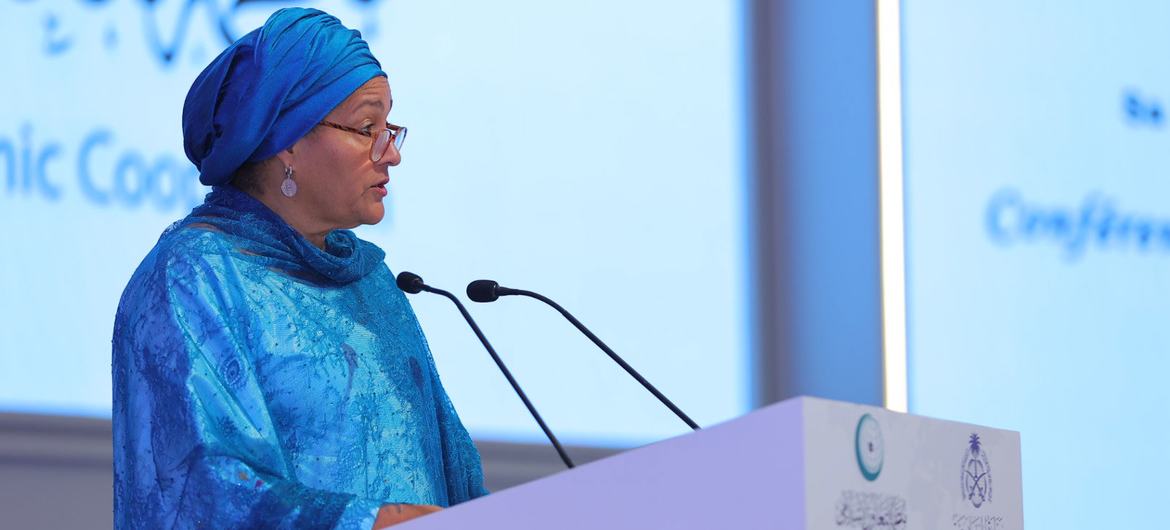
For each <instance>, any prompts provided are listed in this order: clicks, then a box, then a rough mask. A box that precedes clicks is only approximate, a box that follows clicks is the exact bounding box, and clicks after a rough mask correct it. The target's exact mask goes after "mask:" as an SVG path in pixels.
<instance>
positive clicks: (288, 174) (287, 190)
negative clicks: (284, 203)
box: [280, 166, 297, 199]
mask: <svg viewBox="0 0 1170 530" xmlns="http://www.w3.org/2000/svg"><path fill="white" fill-rule="evenodd" d="M292 178H293V168H292V166H284V181H283V182H281V183H280V192H281V193H283V194H284V196H285V197H288V198H290V199H291V198H292V196H293V195H296V194H297V183H296V181H294V180H293V179H292Z"/></svg>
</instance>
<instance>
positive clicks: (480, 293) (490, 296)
mask: <svg viewBox="0 0 1170 530" xmlns="http://www.w3.org/2000/svg"><path fill="white" fill-rule="evenodd" d="M507 295H519V296H527V297H529V298H535V299H537V300H540V301H541V302H544V303H546V304H548V305H550V306H552V308H553V309H556V310H557V311H558V312H560V314H561V315H563V316H564V317H565V318H566V319H568V321H569V322H572V323H573V325H574V326H576V327H577V329H578V330H580V331H581V333H584V334H585V336H586V337H589V340H591V341H593V343H594V344H596V345H597V347H598V348H601V350H602V351H604V352H605V354H606V355H609V358H610V359H613V361H614V362H616V363H617V364H618V366H621V367H622V368H623V369H625V371H626V373H628V374H630V376H631V377H633V378H634V379H636V380H637V381H638V382H639V383H641V384H642V386H643V387H645V388H646V390H648V391H650V393H651V394H654V397H656V398H658V401H661V402H662V404H663V405H666V408H668V409H670V411H671V412H673V413H674V414H675V416H678V417H679V419H681V420H682V421H683V422H685V423H686V424H687V425H688V426H690V428H691V429H694V430H696V431H697V430H699V424H697V423H695V421H694V420H692V419H691V418H690V416H687V415H686V413H684V412H683V411H682V409H680V408H678V407H677V406H676V405H675V404H674V403H673V402H671V401H670V400H669V399H667V397H666V396H665V395H663V394H662V392H659V391H658V389H657V388H654V385H652V384H650V382H649V381H647V380H646V378H645V377H642V374H639V373H638V371H637V370H634V367H632V366H630V365H629V364H628V363H626V361H625V360H623V359H622V358H621V357H620V356H619V355H618V354H617V353H614V351H613V350H612V349H610V347H609V346H607V345H606V344H605V343H604V342H602V341H601V339H599V338H597V335H594V334H593V332H592V331H589V328H586V327H585V325H584V324H582V323H581V321H579V320H577V319H576V317H574V316H573V315H571V314H570V313H569V312H568V311H566V310H565V308H563V307H561V306H560V304H558V303H556V302H554V301H552V300H550V299H549V298H548V297H546V296H544V295H542V294H540V293H534V292H532V291H525V290H523V289H511V288H508V287H503V286H501V285H500V284H498V283H496V282H495V281H492V280H475V281H473V282H471V283H469V284H467V297H468V298H471V299H472V300H473V301H475V302H481V303H487V302H495V301H496V300H498V299H499V298H500V297H501V296H507Z"/></svg>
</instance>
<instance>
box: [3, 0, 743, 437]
mask: <svg viewBox="0 0 1170 530" xmlns="http://www.w3.org/2000/svg"><path fill="white" fill-rule="evenodd" d="M184 4H188V3H185V2H160V3H155V4H153V5H148V4H146V3H143V2H128V1H121V2H119V1H106V2H88V3H81V2H69V3H57V2H38V1H28V2H12V1H5V2H2V5H3V11H4V16H3V17H0V48H2V49H4V50H6V52H5V53H3V54H0V72H2V73H3V74H2V76H0V79H2V81H0V83H2V85H3V87H2V93H3V102H2V103H0V222H2V223H3V224H4V226H5V227H6V230H4V231H3V232H0V247H2V248H3V249H4V258H3V259H0V293H3V301H2V302H0V322H4V325H3V326H2V327H0V409H2V410H8V411H24V412H44V413H66V414H82V415H91V416H98V417H102V416H108V414H109V406H110V379H109V351H110V334H111V328H112V323H113V315H114V308H115V306H116V304H117V299H118V296H119V294H120V293H121V290H122V288H123V286H124V285H125V282H126V280H127V279H128V278H129V276H130V273H131V271H132V270H133V268H134V267H135V266H136V265H137V263H138V261H139V260H140V259H141V257H142V256H144V255H145V254H146V252H147V251H148V250H149V248H150V247H151V245H153V243H154V241H155V240H156V239H157V237H158V234H159V233H160V232H161V231H162V229H163V228H165V227H166V226H167V225H168V224H169V223H170V222H172V221H174V220H176V219H178V218H179V217H181V216H182V215H184V214H185V213H186V211H187V210H188V209H189V207H190V206H191V205H192V204H194V203H195V202H197V201H199V200H200V197H201V196H202V193H204V191H205V189H203V188H200V187H198V186H197V183H196V175H195V172H194V168H193V167H191V166H190V164H189V163H188V162H187V161H186V159H185V158H184V157H183V154H182V148H181V133H180V128H179V118H180V109H181V105H182V101H183V97H184V96H185V94H186V91H187V88H188V87H189V85H190V82H191V80H192V79H194V77H195V75H196V74H198V72H199V70H200V69H201V68H202V67H203V65H205V64H206V63H207V62H208V61H210V59H211V58H212V57H213V56H214V54H215V53H217V52H218V51H219V50H220V49H222V48H223V47H224V46H225V45H226V42H225V40H224V38H223V37H222V36H221V31H223V30H227V31H229V32H232V33H234V34H235V35H239V34H242V33H243V32H244V31H247V30H248V29H250V28H252V27H255V26H257V25H259V24H260V23H262V22H263V20H264V19H265V18H266V16H267V14H268V13H270V12H271V11H272V10H275V9H277V8H278V7H281V6H282V5H284V4H283V3H282V2H260V3H253V4H241V5H238V6H234V7H233V6H231V5H230V3H229V2H213V1H206V2H194V3H191V4H189V7H185V6H184ZM300 5H306V6H310V7H313V6H315V7H322V8H324V9H327V10H329V11H330V12H332V13H334V14H336V15H338V16H339V18H341V19H342V20H343V22H345V23H346V24H347V25H350V26H351V27H356V28H358V29H361V30H362V31H363V32H364V33H365V34H366V36H367V38H368V39H369V40H370V42H371V47H372V48H373V50H374V53H375V54H376V55H377V56H378V57H379V58H380V59H381V60H382V62H383V66H384V68H385V70H386V71H387V72H389V73H390V76H391V77H390V81H391V86H392V89H393V91H394V99H395V108H394V111H393V113H392V114H391V116H390V119H391V120H392V121H394V122H395V123H401V124H403V125H406V126H408V127H410V131H411V132H410V138H409V141H408V143H407V144H406V146H405V149H404V151H403V156H404V161H403V164H402V165H401V166H400V167H398V168H395V169H394V170H392V171H391V183H390V190H391V196H390V198H389V199H388V200H389V202H388V205H389V208H388V215H387V218H386V220H385V221H384V222H383V223H382V224H381V225H378V226H375V227H364V228H361V229H359V234H360V235H362V236H363V237H365V238H367V239H370V240H372V241H375V242H377V243H378V244H379V245H381V246H382V247H383V248H385V249H386V250H387V253H388V259H387V261H388V263H389V264H390V266H391V268H392V269H393V270H395V271H399V270H412V271H415V272H418V273H420V274H421V275H422V276H423V277H424V278H426V279H427V280H428V282H430V283H432V284H434V285H435V286H438V287H443V288H447V289H449V290H453V291H456V292H460V293H461V291H462V286H463V285H465V284H466V282H468V281H470V280H473V279H476V278H480V277H490V278H494V279H497V280H499V281H500V282H501V283H503V284H505V285H510V286H514V287H523V288H528V289H533V290H537V291H541V292H544V293H545V294H547V295H549V296H551V297H553V298H555V299H557V300H558V301H560V302H561V303H562V304H563V305H564V306H566V307H567V308H569V309H570V310H571V311H573V312H575V313H576V314H577V316H578V317H579V318H581V319H582V320H583V321H585V322H586V323H587V324H588V325H590V326H591V327H592V328H593V330H594V331H595V332H596V333H597V334H598V335H599V336H601V337H603V338H604V339H605V340H606V341H607V342H609V344H610V345H611V346H612V347H613V348H614V349H615V350H617V351H618V352H620V353H622V354H623V355H624V356H625V357H626V359H627V360H628V361H629V362H630V363H631V364H632V365H634V366H635V367H637V368H639V369H640V370H642V371H643V372H644V374H645V375H646V376H647V378H648V379H650V380H651V381H653V382H655V383H656V384H657V385H658V386H659V387H660V388H661V390H662V391H663V392H665V393H666V394H667V395H670V396H672V397H674V398H675V400H676V402H677V403H678V404H679V405H680V406H681V407H682V408H683V409H684V410H687V411H688V413H690V414H691V415H692V416H693V417H694V418H695V419H696V420H697V421H699V422H700V423H703V424H710V423H713V422H716V421H720V420H723V419H728V418H731V417H734V416H737V415H739V414H741V413H743V412H745V411H746V410H747V409H748V406H749V396H750V392H751V388H750V379H749V377H748V363H749V356H748V345H747V343H746V342H747V339H746V337H747V336H748V333H747V324H746V322H747V321H748V319H747V307H746V306H747V302H746V300H747V298H746V294H745V293H746V285H745V282H746V275H747V273H746V269H747V263H746V255H747V248H746V240H747V239H746V238H747V235H746V229H745V216H746V213H745V208H744V203H745V197H744V193H745V192H744V188H745V163H744V160H743V144H744V138H743V136H744V131H743V123H742V121H743V116H742V115H743V109H742V106H743V101H742V100H743V97H742V92H743V88H742V78H743V74H742V71H741V69H742V54H743V50H742V49H741V47H742V44H741V29H740V26H741V23H742V21H741V13H740V5H739V3H738V2H694V3H691V4H689V5H688V6H687V7H686V8H685V9H682V8H680V6H679V5H678V4H677V3H676V2H665V1H651V2H638V3H636V4H631V3H626V2H617V1H599V2H589V3H586V4H565V5H562V4H557V3H552V4H550V3H547V2H536V1H505V2H490V3H486V2H454V1H442V0H440V1H427V2H397V1H382V2H371V3H366V2H356V1H354V2H309V3H300ZM487 21H490V23H488V22H487ZM168 51H169V52H172V53H173V55H171V56H169V59H168V56H167V55H166V53H165V52H168ZM118 190H121V191H118ZM697 278H702V279H703V282H704V283H705V284H706V285H708V286H709V288H705V289H691V288H687V289H680V288H679V286H682V285H692V284H693V283H694V282H695V281H696V279H697ZM619 288H621V290H619ZM413 301H414V304H415V308H416V310H417V312H418V314H419V318H420V320H421V322H422V325H423V328H424V329H425V331H426V332H427V336H428V339H429V340H430V344H431V347H432V349H433V351H434V352H435V357H436V361H437V363H438V364H439V369H440V373H441V374H442V377H443V380H444V383H445V385H446V387H447V388H448V390H449V392H450V394H451V396H452V399H453V401H454V402H455V404H456V406H457V407H458V409H459V411H460V414H461V416H462V418H463V420H464V422H465V423H466V424H467V425H468V427H469V429H470V430H471V431H472V433H473V434H474V435H475V436H477V437H479V438H492V439H502V440H521V441H523V440H533V441H535V440H539V439H541V435H540V432H539V430H538V429H537V428H536V426H535V424H534V422H533V421H532V420H531V418H530V417H529V416H528V415H527V413H526V411H525V410H524V409H523V406H522V405H521V403H520V402H519V400H518V399H517V398H516V397H515V396H514V395H513V394H512V393H511V390H510V389H509V388H508V386H507V384H506V382H505V381H504V379H503V377H502V376H501V375H500V374H499V373H498V372H497V371H496V369H495V367H494V365H493V364H492V363H491V361H490V359H489V358H488V357H487V354H486V353H485V352H484V351H483V350H482V348H481V347H480V345H479V344H478V342H476V340H475V338H474V336H473V335H472V333H471V331H470V330H468V329H467V328H466V326H465V324H464V323H463V322H462V320H461V319H460V318H459V316H458V313H457V312H456V311H455V309H454V308H453V307H450V306H449V305H448V302H446V301H444V300H442V299H439V298H437V297H425V296H423V297H416V298H414V299H413ZM471 309H472V311H473V313H474V314H475V315H476V316H477V317H478V319H479V321H480V324H481V326H482V327H483V328H484V331H485V332H486V333H487V334H488V336H489V337H490V338H491V339H492V341H493V343H494V345H495V346H496V347H497V349H498V350H500V352H501V354H502V356H503V358H504V359H505V360H506V361H507V362H509V364H510V366H511V368H512V369H513V371H514V373H515V375H516V377H517V378H518V379H519V380H520V382H521V383H522V384H523V385H524V387H525V388H526V390H527V391H528V393H529V395H530V397H531V398H532V399H533V401H534V402H535V403H536V404H537V405H538V407H539V409H540V410H541V412H542V413H543V414H544V415H545V417H546V420H547V421H548V422H549V424H550V426H551V427H552V428H553V429H554V430H555V431H556V432H557V433H558V434H559V435H560V436H561V438H562V439H563V440H565V441H568V442H576V443H597V444H614V445H626V444H635V443H642V442H646V441H650V440H654V439H659V438H662V437H665V436H670V435H673V434H678V433H681V432H684V431H685V430H686V427H685V425H683V424H682V423H681V422H680V421H678V419H677V418H674V417H673V416H672V415H671V414H670V413H669V412H668V411H666V410H664V409H663V408H661V407H660V406H659V405H658V404H657V402H655V401H654V400H653V398H652V397H651V396H649V395H648V394H646V393H645V391H644V390H643V389H642V388H641V387H640V386H638V385H637V384H636V383H635V382H633V381H632V380H630V379H629V378H628V377H627V376H626V375H625V374H624V372H621V370H620V368H618V367H616V366H615V365H613V364H612V363H611V362H610V361H609V360H608V359H606V358H605V357H604V355H603V354H602V353H601V352H600V351H597V350H596V349H595V348H594V347H593V346H592V344H590V343H589V342H588V341H587V340H586V339H585V338H584V337H581V336H580V335H579V334H578V333H577V332H576V330H574V329H573V328H572V327H570V325H569V324H568V323H566V322H564V321H563V320H561V318H560V316H559V315H557V314H556V313H554V312H552V311H551V310H549V309H548V308H546V307H543V306H541V305H539V303H537V302H535V301H529V300H512V299H505V300H501V301H500V302H498V303H496V304H494V305H491V306H480V305H474V306H473V307H471Z"/></svg>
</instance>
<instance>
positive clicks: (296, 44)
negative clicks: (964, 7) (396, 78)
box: [183, 8, 386, 186]
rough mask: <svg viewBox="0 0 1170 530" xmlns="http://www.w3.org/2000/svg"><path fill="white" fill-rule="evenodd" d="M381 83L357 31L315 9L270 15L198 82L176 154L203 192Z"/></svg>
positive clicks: (185, 113)
mask: <svg viewBox="0 0 1170 530" xmlns="http://www.w3.org/2000/svg"><path fill="white" fill-rule="evenodd" d="M377 76H383V77H385V76H386V73H385V72H383V71H382V66H381V65H380V64H378V60H377V59H375V58H374V56H373V54H371V53H370V48H369V46H368V45H367V44H366V41H364V40H362V35H361V33H359V32H358V31H356V30H351V29H347V28H346V27H345V26H343V25H341V21H339V20H337V19H336V18H334V17H333V16H332V15H329V14H328V13H324V12H321V11H318V10H316V9H302V8H291V9H281V10H279V11H277V12H276V13H273V14H272V16H271V17H269V18H268V21H267V22H265V23H264V26H262V27H260V28H258V29H256V30H254V31H252V32H251V33H248V34H247V35H244V36H243V37H241V38H240V40H237V41H236V42H234V43H233V44H232V45H231V46H228V48H227V49H226V50H224V51H223V53H221V54H219V57H216V58H215V60H214V61H212V62H211V64H210V65H208V66H207V68H205V69H204V70H203V72H202V73H200V74H199V77H197V78H196V79H195V83H193V84H192V85H191V91H190V92H188V93H187V101H186V102H185V103H184V104H183V149H184V150H185V151H186V152H187V158H189V159H191V162H193V163H194V164H195V167H197V168H199V171H200V175H199V181H200V182H202V183H203V184H206V185H208V186H215V185H220V184H224V183H226V182H228V181H229V180H231V178H232V175H233V174H235V172H236V170H237V169H239V168H240V166H242V165H244V164H245V163H247V162H256V161H260V160H265V159H268V158H271V157H272V156H273V155H275V154H276V153H278V152H280V151H281V150H283V149H287V148H289V147H291V146H292V145H293V144H294V143H296V141H297V140H299V139H300V138H301V137H302V136H304V135H305V134H307V133H308V132H309V130H311V129H312V128H313V127H314V126H316V125H317V124H318V123H319V122H320V121H321V120H322V119H324V118H325V116H326V115H327V114H329V112H331V111H332V110H333V108H334V107H336V106H337V105H338V104H340V103H341V102H342V101H345V98H347V97H349V95H350V94H352V93H353V91H354V90H357V89H358V87H361V86H362V85H363V84H365V82H366V81H369V80H370V79H373V78H374V77H377Z"/></svg>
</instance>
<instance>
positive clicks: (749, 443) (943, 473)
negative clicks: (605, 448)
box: [401, 397, 1024, 530]
mask: <svg viewBox="0 0 1170 530" xmlns="http://www.w3.org/2000/svg"><path fill="white" fill-rule="evenodd" d="M1023 526H1024V523H1023V502H1022V497H1021V481H1020V435H1019V433H1016V432H1012V431H1005V430H999V429H992V428H988V427H981V426H977V425H970V424H964V423H958V422H952V421H944V420H936V419H931V418H924V417H921V416H912V415H908V414H901V413H897V412H891V411H889V410H886V409H882V408H878V407H871V406H864V405H855V404H850V403H842V402H836V401H829V400H823V399H815V398H808V397H799V398H794V399H790V400H787V401H784V402H781V403H777V404H775V405H771V406H768V407H765V408H762V409H760V410H757V411H755V412H752V413H750V414H747V415H745V416H742V417H740V418H736V419H734V420H730V421H728V422H725V423H722V424H719V425H715V426H712V427H710V428H706V429H703V430H702V431H697V432H692V433H688V434H685V435H682V436H678V437H676V438H671V439H667V440H664V441H661V442H658V443H654V444H651V445H647V446H645V447H640V448H638V449H634V450H631V451H627V452H625V453H621V454H618V455H615V456H612V457H609V458H606V459H603V460H598V461H596V462H592V463H589V464H586V465H583V466H580V467H577V468H574V469H571V470H566V471H563V472H561V473H558V474H555V475H552V476H549V477H545V478H543V479H540V480H536V481H533V482H529V483H527V484H523V485H521V486H517V487H514V488H510V489H507V490H503V491H500V492H498V493H493V494H491V495H488V496H486V497H482V498H480V499H476V500H474V501H471V502H466V503H463V504H460V505H458V506H454V507H452V508H450V509H447V510H443V511H441V512H438V513H435V514H433V515H428V516H426V517H422V518H420V519H416V520H414V521H410V522H408V523H406V524H404V525H401V527H402V528H404V530H425V529H432V528H434V529H438V528H465V529H476V528H511V529H600V528H639V529H658V528H663V529H711V528H716V529H723V528H728V529H741V528H742V529H788V528H792V529H857V530H895V529H897V530H902V529H906V530H909V529H963V530H1001V529H1003V530H1008V529H1020V528H1023Z"/></svg>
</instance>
